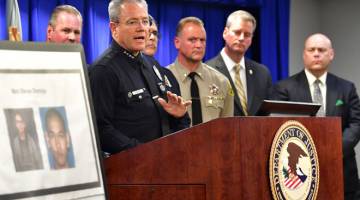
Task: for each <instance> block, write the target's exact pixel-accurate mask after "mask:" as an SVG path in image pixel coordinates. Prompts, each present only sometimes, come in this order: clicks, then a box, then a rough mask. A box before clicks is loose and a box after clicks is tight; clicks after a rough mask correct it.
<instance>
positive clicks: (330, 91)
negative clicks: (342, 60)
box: [326, 73, 338, 116]
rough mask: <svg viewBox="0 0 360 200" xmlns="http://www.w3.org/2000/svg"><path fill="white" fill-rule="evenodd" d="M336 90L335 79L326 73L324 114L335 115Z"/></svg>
mask: <svg viewBox="0 0 360 200" xmlns="http://www.w3.org/2000/svg"><path fill="white" fill-rule="evenodd" d="M337 97H338V91H337V87H336V79H335V77H333V76H332V75H331V74H329V73H328V76H327V78H326V116H335V115H336V113H335V108H336V106H335V105H336V99H337Z"/></svg>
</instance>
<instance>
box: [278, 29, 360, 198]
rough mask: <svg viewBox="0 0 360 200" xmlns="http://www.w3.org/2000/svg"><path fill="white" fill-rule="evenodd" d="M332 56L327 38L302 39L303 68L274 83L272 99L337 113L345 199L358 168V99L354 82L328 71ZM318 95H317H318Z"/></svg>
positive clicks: (355, 181)
mask: <svg viewBox="0 0 360 200" xmlns="http://www.w3.org/2000/svg"><path fill="white" fill-rule="evenodd" d="M333 58H334V50H333V48H332V45H331V41H330V39H329V38H328V37H327V36H325V35H323V34H319V33H317V34H313V35H311V36H310V37H308V38H307V40H306V41H305V48H304V52H303V61H304V66H305V69H304V70H303V71H301V72H300V73H298V74H295V75H293V76H291V77H290V78H288V79H285V80H283V81H280V82H279V83H277V84H276V85H275V86H274V90H273V94H272V99H275V100H285V101H301V102H316V101H317V100H316V99H320V101H317V102H318V103H321V104H322V107H321V108H320V110H319V112H318V114H317V115H319V116H324V115H325V116H339V117H341V119H342V130H343V136H342V138H343V139H342V140H343V164H344V187H345V188H344V189H345V199H346V200H348V199H355V193H356V190H357V184H358V171H357V166H356V160H355V151H354V147H355V146H356V144H357V143H358V141H359V139H360V101H359V97H358V95H357V93H356V88H355V86H354V84H353V83H352V82H350V81H347V80H344V79H342V78H339V77H337V76H335V75H333V74H331V73H329V72H328V66H329V65H330V63H331V61H332V60H333ZM318 97H319V98H318Z"/></svg>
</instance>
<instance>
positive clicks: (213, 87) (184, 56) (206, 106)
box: [168, 17, 234, 125]
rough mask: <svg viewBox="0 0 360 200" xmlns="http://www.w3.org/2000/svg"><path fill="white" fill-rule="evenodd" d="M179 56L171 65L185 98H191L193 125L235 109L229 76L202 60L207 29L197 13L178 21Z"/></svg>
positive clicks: (176, 38)
mask: <svg viewBox="0 0 360 200" xmlns="http://www.w3.org/2000/svg"><path fill="white" fill-rule="evenodd" d="M174 43H175V47H176V49H177V50H178V56H177V59H176V60H175V62H174V63H172V64H171V65H169V66H168V67H169V69H170V70H171V71H172V73H173V74H174V75H175V77H176V79H177V81H178V82H179V85H180V90H181V94H182V96H183V98H184V99H186V100H188V99H191V100H192V105H191V107H190V106H189V107H188V109H189V110H188V112H189V115H190V117H191V121H192V123H191V124H192V125H196V124H199V123H202V122H207V121H210V120H212V119H215V118H219V117H231V116H233V113H234V93H233V91H232V89H231V86H230V83H229V80H228V79H227V78H226V77H225V76H224V75H223V74H221V73H220V72H218V71H216V70H214V69H213V68H211V67H209V66H208V65H206V64H205V63H203V62H202V59H203V58H204V55H205V47H206V31H205V28H204V24H203V22H202V21H201V20H200V19H198V18H196V17H186V18H183V19H181V20H180V21H179V23H178V25H177V27H176V36H175V39H174Z"/></svg>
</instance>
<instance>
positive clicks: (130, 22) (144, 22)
mask: <svg viewBox="0 0 360 200" xmlns="http://www.w3.org/2000/svg"><path fill="white" fill-rule="evenodd" d="M125 24H126V25H128V26H131V27H137V26H140V24H141V25H143V26H149V25H150V20H149V19H129V20H128V21H126V22H125Z"/></svg>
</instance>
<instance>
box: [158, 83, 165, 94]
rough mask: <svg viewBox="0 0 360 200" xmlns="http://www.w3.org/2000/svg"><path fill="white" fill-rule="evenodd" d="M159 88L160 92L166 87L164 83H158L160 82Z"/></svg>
mask: <svg viewBox="0 0 360 200" xmlns="http://www.w3.org/2000/svg"><path fill="white" fill-rule="evenodd" d="M159 88H160V91H161V92H163V93H165V91H166V87H165V85H164V84H162V83H160V84H159Z"/></svg>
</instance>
